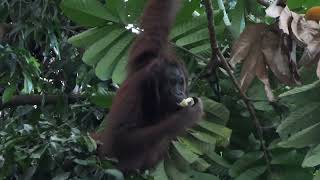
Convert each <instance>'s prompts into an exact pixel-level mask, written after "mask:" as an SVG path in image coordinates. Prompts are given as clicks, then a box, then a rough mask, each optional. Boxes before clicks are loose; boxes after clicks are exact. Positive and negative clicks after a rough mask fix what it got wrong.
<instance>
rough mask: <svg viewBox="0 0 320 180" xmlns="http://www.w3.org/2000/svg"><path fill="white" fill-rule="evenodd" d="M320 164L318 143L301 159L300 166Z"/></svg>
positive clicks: (319, 146)
mask: <svg viewBox="0 0 320 180" xmlns="http://www.w3.org/2000/svg"><path fill="white" fill-rule="evenodd" d="M318 165H320V145H317V146H316V147H313V148H311V149H310V150H309V152H308V153H307V155H306V157H305V158H304V160H303V163H302V167H316V166H318Z"/></svg>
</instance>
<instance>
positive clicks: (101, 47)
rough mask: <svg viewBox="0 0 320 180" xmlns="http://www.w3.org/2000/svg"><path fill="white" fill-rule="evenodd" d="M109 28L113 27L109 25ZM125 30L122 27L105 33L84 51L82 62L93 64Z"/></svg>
mask: <svg viewBox="0 0 320 180" xmlns="http://www.w3.org/2000/svg"><path fill="white" fill-rule="evenodd" d="M110 28H111V29H113V28H114V27H112V26H110ZM125 32H126V30H125V29H124V28H123V29H114V30H112V31H111V32H110V33H108V34H106V35H105V36H104V37H103V38H101V39H100V40H98V41H97V42H95V43H94V44H92V45H91V46H90V47H89V48H88V49H87V50H86V52H85V53H84V54H83V57H82V59H83V62H85V63H86V64H88V65H91V66H93V65H95V64H96V63H97V62H98V61H99V60H101V58H102V57H103V56H105V55H106V52H109V51H110V45H112V44H114V43H116V42H115V41H116V40H118V39H119V38H120V37H121V35H123V34H124V33H125Z"/></svg>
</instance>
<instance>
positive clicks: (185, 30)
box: [170, 16, 207, 40]
mask: <svg viewBox="0 0 320 180" xmlns="http://www.w3.org/2000/svg"><path fill="white" fill-rule="evenodd" d="M206 25H207V19H206V17H205V16H200V17H196V18H194V19H192V21H190V20H189V21H187V22H183V23H180V24H178V25H176V26H175V27H174V28H173V29H172V30H171V33H170V38H171V39H173V40H174V39H176V38H177V37H181V36H183V35H187V34H190V32H194V31H196V30H199V28H201V27H202V28H205V27H206Z"/></svg>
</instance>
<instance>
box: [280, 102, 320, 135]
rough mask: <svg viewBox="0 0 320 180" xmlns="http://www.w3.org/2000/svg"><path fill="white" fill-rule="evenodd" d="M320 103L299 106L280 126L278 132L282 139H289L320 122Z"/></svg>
mask: <svg viewBox="0 0 320 180" xmlns="http://www.w3.org/2000/svg"><path fill="white" fill-rule="evenodd" d="M319 116H320V103H310V104H306V105H305V106H302V107H299V108H298V109H297V110H295V111H293V112H292V113H290V114H289V116H288V117H287V118H286V119H285V120H284V121H283V122H282V123H281V124H280V125H279V126H278V128H277V133H279V135H280V137H281V138H282V139H287V138H288V137H289V136H290V135H293V134H295V133H297V132H299V131H301V130H303V129H305V128H307V127H310V126H312V125H314V124H316V123H318V122H319V119H318V118H319Z"/></svg>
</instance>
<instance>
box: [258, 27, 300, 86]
mask: <svg viewBox="0 0 320 180" xmlns="http://www.w3.org/2000/svg"><path fill="white" fill-rule="evenodd" d="M282 45H283V44H282V40H281V37H280V35H279V34H277V33H275V32H271V31H269V32H267V33H266V34H265V35H264V37H263V39H262V52H263V55H264V58H265V61H266V63H267V64H268V66H269V67H270V69H271V71H272V72H273V74H274V75H275V76H276V77H277V79H278V80H279V81H280V82H281V83H283V84H286V85H294V84H296V82H295V81H294V78H293V75H292V73H291V71H290V68H289V67H290V66H289V65H290V62H289V57H288V55H287V54H286V52H284V50H283V49H282Z"/></svg>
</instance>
